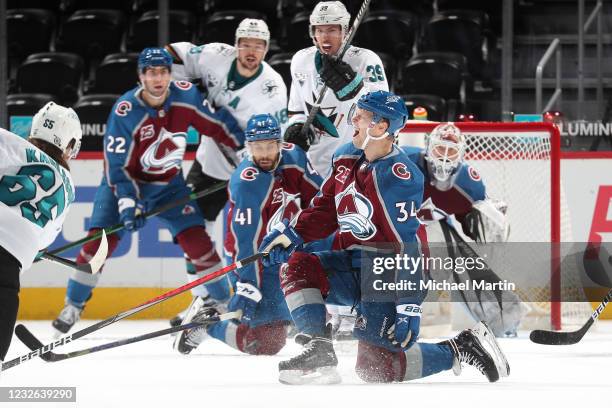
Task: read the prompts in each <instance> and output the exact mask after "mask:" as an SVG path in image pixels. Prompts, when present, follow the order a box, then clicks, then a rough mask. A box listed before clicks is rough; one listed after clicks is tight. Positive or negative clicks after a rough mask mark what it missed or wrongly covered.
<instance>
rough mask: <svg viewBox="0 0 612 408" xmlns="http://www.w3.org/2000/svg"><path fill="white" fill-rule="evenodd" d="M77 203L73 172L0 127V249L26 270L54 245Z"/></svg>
mask: <svg viewBox="0 0 612 408" xmlns="http://www.w3.org/2000/svg"><path fill="white" fill-rule="evenodd" d="M73 201H74V184H73V182H72V177H71V176H70V172H68V171H67V170H66V169H64V168H63V167H61V166H60V165H59V164H57V163H56V162H55V160H53V159H52V158H51V157H49V156H48V155H47V154H45V153H44V152H42V151H41V150H39V149H38V148H37V147H36V146H34V145H32V144H31V143H29V142H28V141H26V140H25V139H23V138H21V137H19V136H17V135H15V134H13V133H11V132H9V131H7V130H5V129H0V246H2V247H3V248H4V249H6V250H7V251H8V252H9V253H11V254H12V255H13V256H14V257H15V258H17V260H18V261H19V262H20V263H21V270H22V271H25V270H26V269H28V268H29V267H30V266H31V265H32V262H33V261H34V257H35V256H36V254H37V252H38V251H39V250H40V249H44V248H46V247H48V246H49V245H51V243H53V241H54V240H55V238H56V237H57V234H59V232H60V231H61V229H62V224H63V222H64V219H65V218H66V213H67V212H68V208H69V207H70V204H71V203H72V202H73Z"/></svg>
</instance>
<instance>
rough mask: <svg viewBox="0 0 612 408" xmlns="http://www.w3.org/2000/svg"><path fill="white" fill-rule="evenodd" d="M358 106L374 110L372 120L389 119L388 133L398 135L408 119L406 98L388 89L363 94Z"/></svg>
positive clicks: (370, 110) (375, 121)
mask: <svg viewBox="0 0 612 408" xmlns="http://www.w3.org/2000/svg"><path fill="white" fill-rule="evenodd" d="M357 107H359V108H361V109H364V110H367V111H369V112H372V113H373V114H374V116H373V117H372V122H374V123H378V122H380V120H381V119H386V120H387V121H389V128H388V129H387V133H389V135H393V136H394V135H396V134H397V133H398V132H399V131H400V130H402V128H403V127H404V125H405V124H406V120H407V119H408V110H407V109H406V105H405V104H404V100H403V99H402V98H401V97H399V96H397V95H395V94H393V93H391V92H387V91H374V92H369V93H367V94H365V95H363V96H362V97H361V98H359V100H358V101H357Z"/></svg>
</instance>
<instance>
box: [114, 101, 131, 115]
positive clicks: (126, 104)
mask: <svg viewBox="0 0 612 408" xmlns="http://www.w3.org/2000/svg"><path fill="white" fill-rule="evenodd" d="M131 110H132V102H130V101H121V102H119V103H118V104H117V106H116V107H115V114H117V115H118V116H127V114H128V112H129V111H131Z"/></svg>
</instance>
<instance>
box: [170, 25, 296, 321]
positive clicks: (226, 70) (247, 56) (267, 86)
mask: <svg viewBox="0 0 612 408" xmlns="http://www.w3.org/2000/svg"><path fill="white" fill-rule="evenodd" d="M235 39H236V41H235V44H234V46H231V45H228V44H222V43H211V44H205V45H199V46H195V45H193V44H191V43H188V42H180V43H173V44H170V45H168V46H167V47H166V49H167V50H168V51H169V52H170V54H171V55H172V56H173V58H174V64H173V66H172V75H173V77H174V78H175V79H179V80H188V81H195V80H199V81H200V82H201V84H202V85H203V86H204V88H206V93H207V100H208V102H209V103H210V104H211V105H213V106H214V107H222V108H225V109H227V110H228V111H229V112H231V114H232V116H234V117H235V118H236V121H237V122H238V125H239V126H240V128H241V129H243V130H244V129H245V128H246V125H247V122H248V120H249V118H250V117H251V116H252V115H254V114H257V113H269V114H270V115H272V116H274V117H275V118H276V120H277V121H278V122H279V123H280V124H281V126H283V125H284V123H285V122H287V87H286V86H285V83H284V82H283V79H282V77H281V76H280V74H279V73H278V72H276V71H275V70H274V69H273V68H272V67H271V66H270V65H268V63H267V62H265V61H264V58H265V56H266V53H267V52H268V48H269V46H270V31H269V30H268V26H267V25H266V22H265V21H263V20H257V19H252V18H246V19H244V20H242V21H241V22H240V24H239V25H238V27H237V29H236V37H235ZM239 161H240V160H239V158H238V156H237V155H236V153H235V152H234V151H233V150H232V149H228V148H227V147H224V146H223V145H222V144H219V143H216V141H215V140H213V139H212V138H210V137H208V135H206V134H204V135H202V139H201V142H200V146H199V147H198V151H197V152H196V160H195V161H194V162H193V165H192V167H191V169H190V170H189V173H188V175H187V183H188V184H189V185H191V186H193V188H194V189H196V190H203V189H205V188H208V187H210V186H212V185H214V184H216V183H218V182H220V181H221V180H229V178H230V176H231V175H232V172H233V171H234V169H235V168H236V166H237V165H238V163H239ZM226 202H227V190H226V189H222V190H219V191H217V192H215V193H213V194H209V195H207V196H206V197H202V198H201V199H199V200H198V205H199V206H200V210H201V211H202V213H203V214H204V218H205V219H206V221H207V222H208V223H212V222H214V221H215V220H216V218H217V216H218V214H219V211H220V210H221V209H222V208H223V207H224V206H225V204H226ZM187 271H188V273H193V272H194V268H193V265H191V264H190V263H189V262H187ZM186 312H187V311H184V312H182V313H180V314H179V315H178V316H176V317H175V318H173V319H172V320H171V322H170V323H171V324H172V325H178V324H180V323H181V321H182V316H184V314H185V313H186Z"/></svg>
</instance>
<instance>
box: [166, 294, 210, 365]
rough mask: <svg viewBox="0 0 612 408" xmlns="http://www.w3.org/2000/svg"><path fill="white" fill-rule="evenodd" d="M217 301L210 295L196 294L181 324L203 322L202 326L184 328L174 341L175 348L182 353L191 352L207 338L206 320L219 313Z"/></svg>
mask: <svg viewBox="0 0 612 408" xmlns="http://www.w3.org/2000/svg"><path fill="white" fill-rule="evenodd" d="M219 314H220V313H219V310H218V309H217V304H216V302H215V301H214V300H213V299H211V298H210V297H208V296H207V297H205V298H203V297H200V296H196V297H195V298H194V299H193V301H192V302H191V305H190V306H189V308H188V309H187V313H186V314H185V317H184V318H183V321H182V323H181V324H187V323H191V322H199V323H203V324H202V326H199V327H194V328H192V329H188V330H183V331H182V332H181V333H180V334H179V335H178V336H177V337H176V339H175V341H174V348H175V349H176V350H177V351H178V352H179V353H181V354H189V353H191V351H192V350H194V349H195V348H197V347H198V346H199V345H200V343H202V341H204V339H205V338H206V329H207V328H208V326H209V324H206V322H207V321H208V320H209V319H210V318H211V317H214V316H217V315H219Z"/></svg>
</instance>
